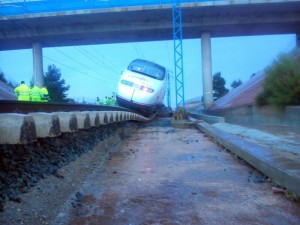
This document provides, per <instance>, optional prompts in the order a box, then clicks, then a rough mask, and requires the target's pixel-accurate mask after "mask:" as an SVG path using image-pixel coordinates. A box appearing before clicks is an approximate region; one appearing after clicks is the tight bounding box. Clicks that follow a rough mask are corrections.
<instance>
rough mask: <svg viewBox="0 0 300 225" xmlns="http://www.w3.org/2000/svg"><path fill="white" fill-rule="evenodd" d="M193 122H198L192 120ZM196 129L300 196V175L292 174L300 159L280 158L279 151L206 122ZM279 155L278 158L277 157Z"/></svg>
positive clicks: (197, 125)
mask: <svg viewBox="0 0 300 225" xmlns="http://www.w3.org/2000/svg"><path fill="white" fill-rule="evenodd" d="M190 120H191V121H196V120H195V119H193V118H190ZM196 127H197V128H198V129H200V130H201V131H202V132H204V133H206V134H208V135H209V136H211V137H212V138H213V139H214V140H215V141H217V142H218V143H219V144H220V145H222V146H224V147H225V148H227V149H228V150H230V151H231V152H232V153H234V154H236V155H237V156H239V157H241V158H242V159H243V160H245V161H246V162H248V163H249V164H250V165H252V166H253V167H255V168H256V169H258V170H259V171H261V172H262V173H264V174H265V175H267V176H268V177H270V178H271V179H272V180H273V181H274V182H275V183H278V184H279V185H281V186H283V187H285V188H287V190H290V191H293V192H294V193H296V194H297V195H298V196H300V177H299V174H295V173H291V172H290V171H291V170H295V169H296V170H297V169H298V166H297V165H299V163H300V161H299V160H297V159H298V158H295V159H292V158H288V157H281V158H280V157H278V154H279V153H280V152H279V153H278V151H277V150H272V149H270V148H266V147H263V146H261V145H258V144H255V143H252V142H249V141H246V140H244V139H241V138H238V137H236V136H234V135H232V134H229V133H227V132H225V131H222V130H219V129H217V128H215V127H213V126H211V125H209V124H207V123H205V122H198V123H196ZM276 155H277V157H276Z"/></svg>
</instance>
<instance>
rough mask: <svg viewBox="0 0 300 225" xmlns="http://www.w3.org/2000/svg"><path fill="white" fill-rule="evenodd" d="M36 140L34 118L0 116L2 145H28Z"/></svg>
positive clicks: (8, 114) (7, 114) (10, 114)
mask: <svg viewBox="0 0 300 225" xmlns="http://www.w3.org/2000/svg"><path fill="white" fill-rule="evenodd" d="M36 138H37V136H36V127H35V122H34V119H33V117H32V116H30V115H25V114H17V113H3V114H0V144H27V143H31V142H33V141H35V140H36Z"/></svg>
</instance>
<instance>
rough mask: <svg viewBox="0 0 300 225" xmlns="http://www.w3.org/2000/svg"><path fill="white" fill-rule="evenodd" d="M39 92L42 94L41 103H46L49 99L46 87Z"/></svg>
mask: <svg viewBox="0 0 300 225" xmlns="http://www.w3.org/2000/svg"><path fill="white" fill-rule="evenodd" d="M41 92H42V102H48V101H49V99H50V98H49V93H48V90H47V88H46V86H43V87H42V88H41Z"/></svg>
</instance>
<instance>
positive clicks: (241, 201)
mask: <svg viewBox="0 0 300 225" xmlns="http://www.w3.org/2000/svg"><path fill="white" fill-rule="evenodd" d="M271 187H272V185H271V183H268V179H267V178H266V177H265V176H263V175H262V174H260V173H259V172H257V171H256V170H255V169H253V168H252V167H250V166H248V165H247V164H245V163H244V161H243V160H239V159H237V158H236V157H234V156H233V155H231V154H230V153H229V152H227V151H226V150H224V149H223V148H222V147H220V146H218V145H217V144H215V143H214V142H212V141H211V140H210V139H209V138H208V137H207V136H206V135H204V134H202V133H200V132H199V131H198V130H196V129H193V128H192V129H174V128H173V127H171V126H170V123H169V119H160V120H157V121H156V123H152V124H146V125H144V126H141V127H140V128H139V130H138V132H137V133H136V134H134V135H133V136H132V137H131V138H130V139H129V140H126V141H125V142H124V144H123V145H122V147H121V149H120V151H119V152H116V153H113V154H111V157H109V158H108V160H107V161H106V162H105V163H104V164H103V166H102V167H99V168H98V169H96V170H95V171H94V172H93V173H92V174H90V175H89V176H87V179H86V180H85V182H84V183H83V184H82V188H80V189H78V191H77V192H76V193H74V194H73V197H72V198H71V200H70V202H69V203H68V204H67V206H68V207H65V209H64V210H62V211H61V213H59V215H58V217H57V219H56V220H55V221H53V223H52V224H64V225H67V224H72V225H79V224H80V225H84V224H106V225H110V224H113V225H118V224H120V225H121V224H122V225H123V224H127V225H129V224H131V225H138V224H145V225H146V224H156V225H158V224H163V225H176V224H178V225H179V224H259V225H260V224H300V205H299V203H294V202H291V201H289V200H287V199H286V198H285V197H284V196H283V195H281V194H274V193H272V191H271Z"/></svg>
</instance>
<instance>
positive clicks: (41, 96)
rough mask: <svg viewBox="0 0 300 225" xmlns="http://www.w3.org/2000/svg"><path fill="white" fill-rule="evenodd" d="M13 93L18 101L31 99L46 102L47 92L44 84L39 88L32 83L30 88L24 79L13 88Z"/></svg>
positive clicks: (47, 98)
mask: <svg viewBox="0 0 300 225" xmlns="http://www.w3.org/2000/svg"><path fill="white" fill-rule="evenodd" d="M15 94H16V95H17V97H18V101H33V102H48V101H49V93H48V90H47V88H46V87H45V86H43V87H42V88H40V87H39V86H37V85H34V86H33V87H32V88H30V87H29V86H28V85H27V84H25V82H24V81H21V84H20V85H19V86H18V87H16V88H15Z"/></svg>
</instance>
